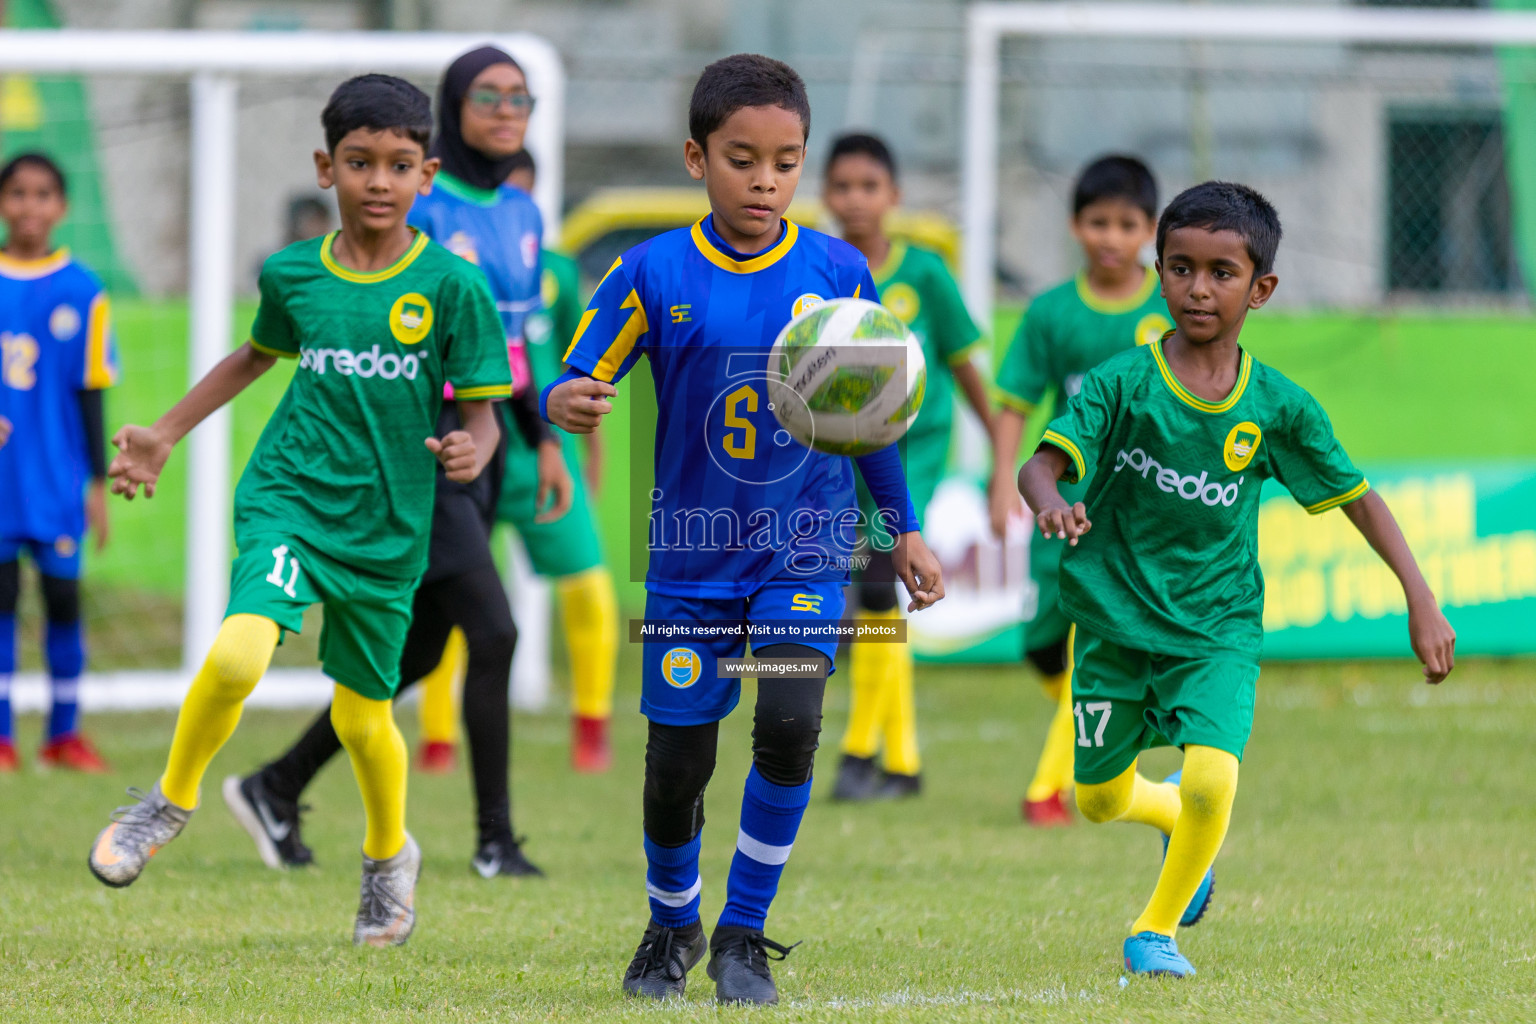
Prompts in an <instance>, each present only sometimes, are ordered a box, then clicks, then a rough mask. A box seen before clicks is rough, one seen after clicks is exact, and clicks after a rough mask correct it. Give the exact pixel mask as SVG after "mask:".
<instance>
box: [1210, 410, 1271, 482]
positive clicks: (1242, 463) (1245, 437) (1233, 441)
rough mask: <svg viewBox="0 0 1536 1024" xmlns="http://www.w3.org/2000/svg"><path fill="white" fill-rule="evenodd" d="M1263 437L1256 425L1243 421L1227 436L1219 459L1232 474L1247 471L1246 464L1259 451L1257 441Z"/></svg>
mask: <svg viewBox="0 0 1536 1024" xmlns="http://www.w3.org/2000/svg"><path fill="white" fill-rule="evenodd" d="M1263 436H1264V433H1263V431H1261V430H1259V425H1258V424H1257V423H1250V422H1249V421H1247V420H1244V421H1243V422H1241V423H1239V424H1238V425H1237V426H1235V427H1233V428H1232V430H1231V431H1230V432H1229V433H1228V434H1227V440H1226V443H1225V444H1223V445H1222V446H1221V458H1222V461H1223V462H1225V463H1226V464H1227V468H1228V469H1230V470H1231V471H1232V472H1234V473H1237V472H1240V471H1242V470H1245V469H1247V468H1248V463H1250V462H1252V461H1253V456H1254V453H1255V452H1257V451H1258V450H1259V441H1260V439H1261V438H1263Z"/></svg>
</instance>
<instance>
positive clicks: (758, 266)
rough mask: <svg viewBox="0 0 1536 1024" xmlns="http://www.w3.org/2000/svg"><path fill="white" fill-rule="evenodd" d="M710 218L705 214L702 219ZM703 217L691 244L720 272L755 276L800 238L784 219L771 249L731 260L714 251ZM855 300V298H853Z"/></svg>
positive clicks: (723, 254) (781, 257)
mask: <svg viewBox="0 0 1536 1024" xmlns="http://www.w3.org/2000/svg"><path fill="white" fill-rule="evenodd" d="M708 216H710V215H709V214H705V215H704V217H708ZM704 217H700V218H699V219H698V220H697V221H695V222H694V224H693V230H692V231H691V232H690V234H692V235H693V244H694V245H695V246H697V247H698V250H699V252H700V253H702V254H703V256H704V258H705V259H707V260H709V262H711V263H713V264H714V265H715V266H717V267H719V268H720V269H721V270H728V271H730V272H731V273H733V274H755V273H756V272H757V271H759V270H763V269H765V268H767V267H771V266H773V265H774V264H775V263H777V262H779V260H781V259H783V258H784V256H785V254H786V253H788V252H789V250H791V249H793V248H794V247H795V240H796V239H797V238H799V237H800V227H799V225H797V224H796V223H795V222H794V221H792V220H790V219H789V218H788V217H786V218H784V237H783V238H781V239H779V241H778V244H776V245H775V246H774V247H773V248H772V249H769V250H768V251H767V252H763V253H759V254H757V255H756V256H753V257H752V258H751V259H746V260H737V259H732V258H731V257H729V256H727V255H726V254H725V253H723V252H721V251H720V250H719V249H716V248H715V247H714V245H712V244H711V243H710V241H709V238H708V237H707V236H705V234H704ZM855 298H857V296H855Z"/></svg>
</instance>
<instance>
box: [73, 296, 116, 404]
mask: <svg viewBox="0 0 1536 1024" xmlns="http://www.w3.org/2000/svg"><path fill="white" fill-rule="evenodd" d="M82 338H83V339H84V347H83V350H82V352H81V356H82V363H83V368H82V371H81V374H80V378H79V379H80V390H81V391H103V390H105V389H107V388H110V387H112V386H113V385H115V384H116V383H117V336H116V334H115V333H114V331H113V329H112V300H111V299H110V298H108V296H107V293H106V291H105V290H103V289H100V288H98V289H97V290H96V293H95V294H94V295H92V296H91V298H90V302H89V303H87V305H86V316H85V331H84V333H83V335H82Z"/></svg>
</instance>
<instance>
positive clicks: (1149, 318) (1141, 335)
mask: <svg viewBox="0 0 1536 1024" xmlns="http://www.w3.org/2000/svg"><path fill="white" fill-rule="evenodd" d="M1171 330H1173V324H1172V323H1170V322H1169V320H1168V318H1167V317H1166V316H1163V314H1161V313H1148V314H1147V315H1146V316H1144V317H1142V318H1141V319H1140V320H1138V321H1137V322H1136V344H1138V345H1150V344H1152V343H1153V342H1154V341H1157V340H1159V339H1161V338H1162V336H1163V335H1165V334H1167V333H1168V332H1169V331H1171Z"/></svg>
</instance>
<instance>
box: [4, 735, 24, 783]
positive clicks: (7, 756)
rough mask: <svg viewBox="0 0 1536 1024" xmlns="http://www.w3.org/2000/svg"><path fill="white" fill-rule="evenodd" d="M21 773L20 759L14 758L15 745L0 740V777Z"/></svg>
mask: <svg viewBox="0 0 1536 1024" xmlns="http://www.w3.org/2000/svg"><path fill="white" fill-rule="evenodd" d="M19 771H21V758H19V757H17V756H16V744H14V743H12V742H11V741H10V740H0V775H3V774H5V773H6V772H19Z"/></svg>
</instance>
